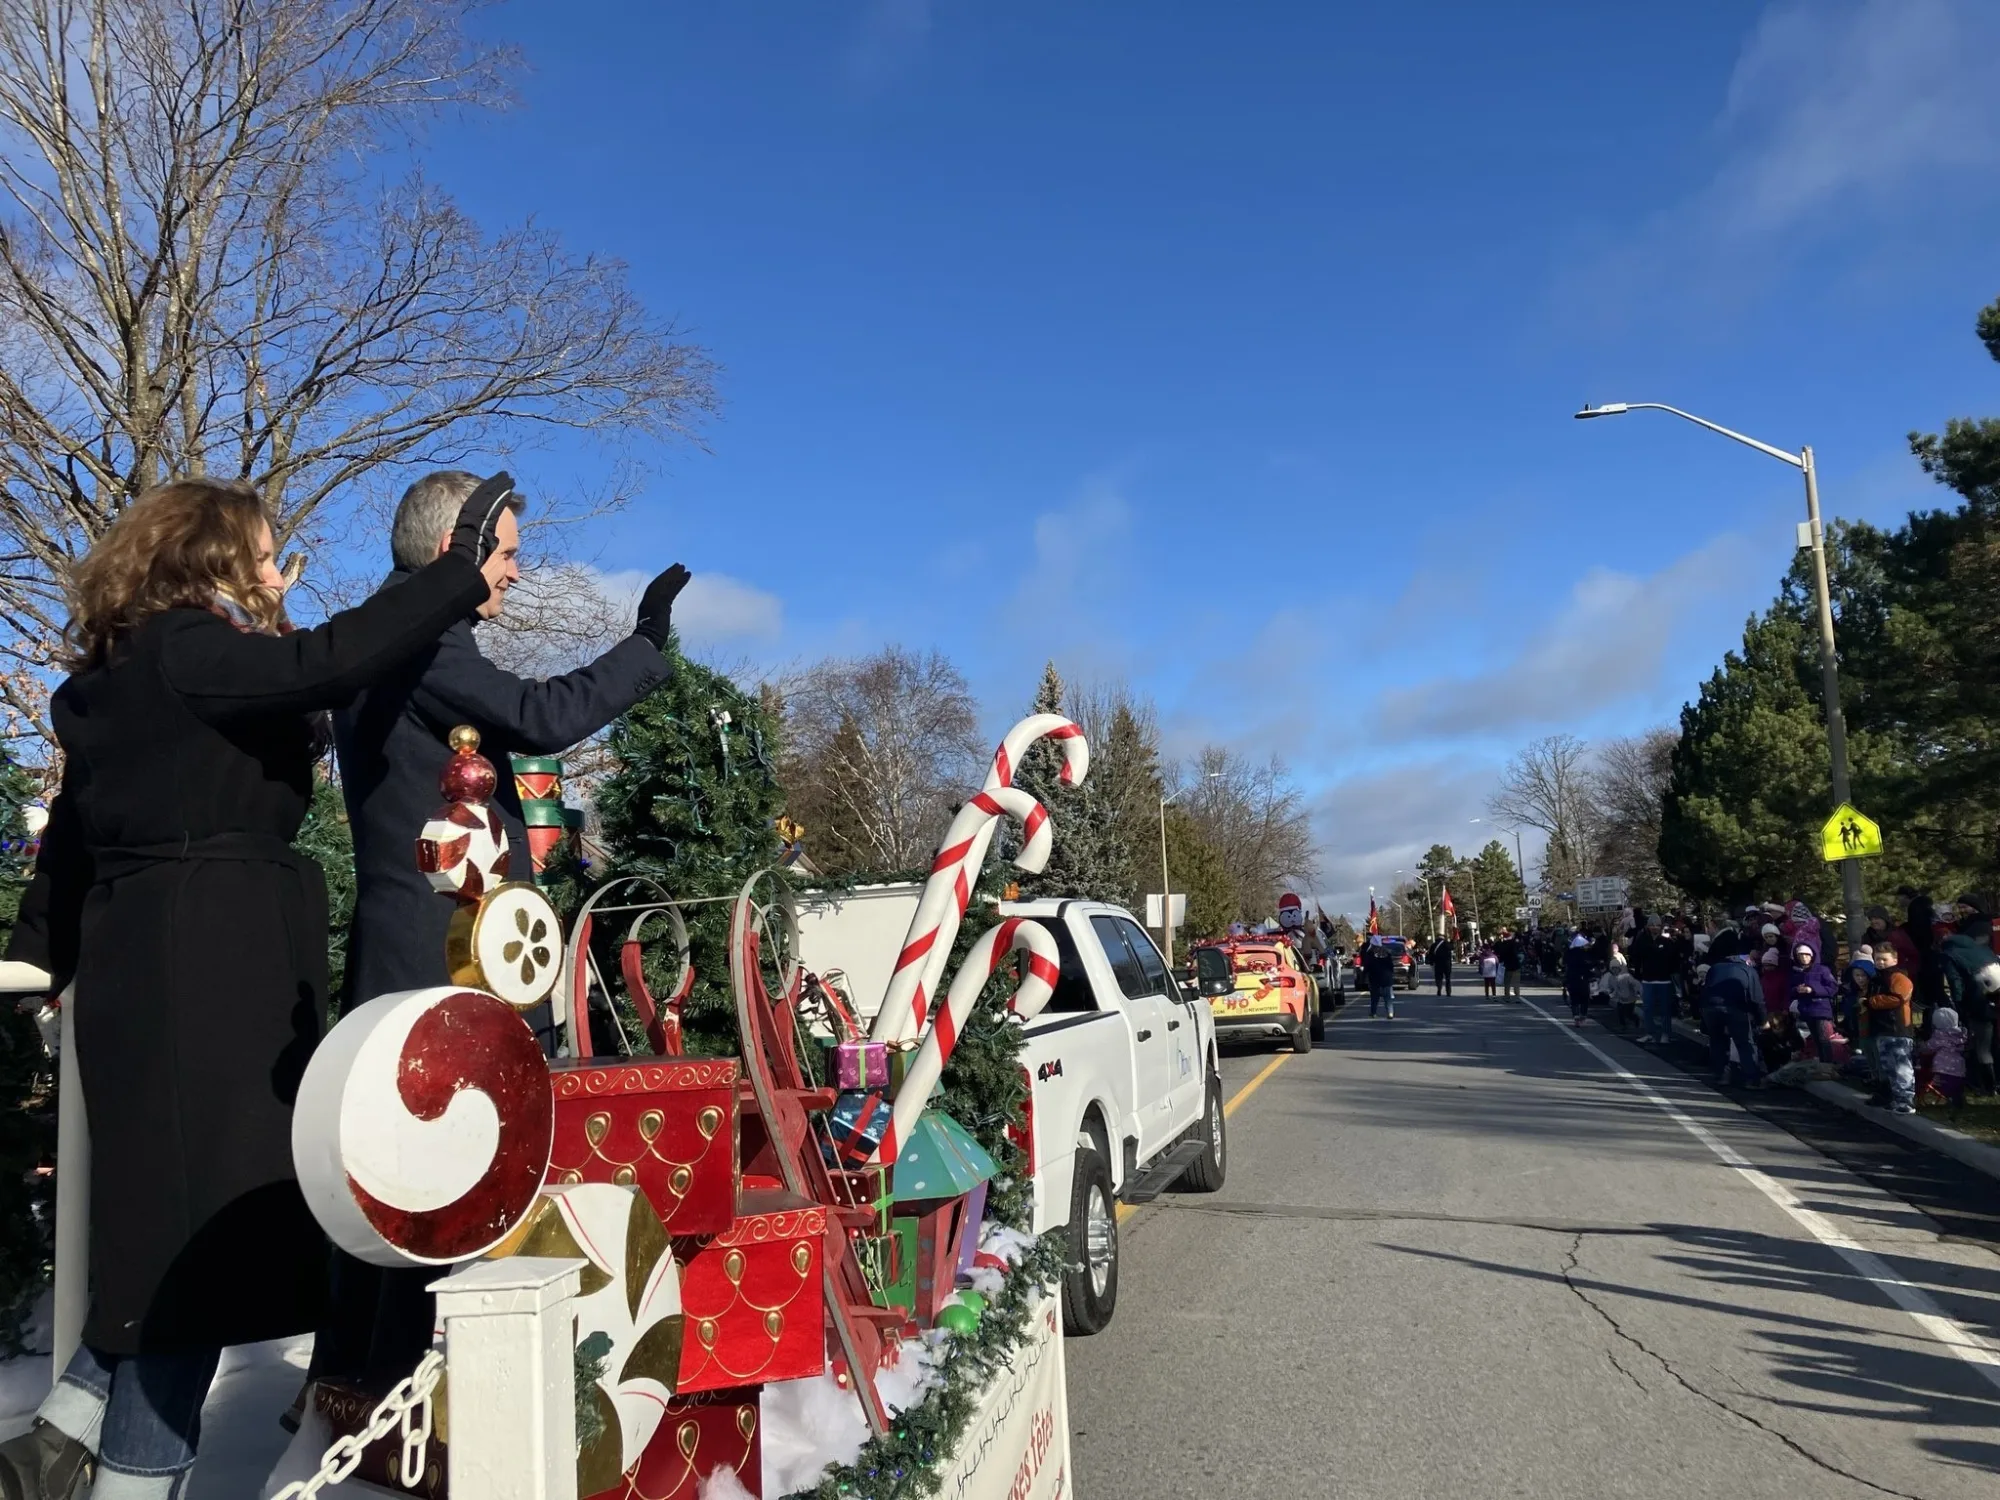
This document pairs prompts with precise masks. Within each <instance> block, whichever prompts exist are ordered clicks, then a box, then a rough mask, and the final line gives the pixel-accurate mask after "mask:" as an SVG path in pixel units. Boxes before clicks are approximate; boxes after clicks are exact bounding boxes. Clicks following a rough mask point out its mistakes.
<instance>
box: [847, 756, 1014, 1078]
mask: <svg viewBox="0 0 2000 1500" xmlns="http://www.w3.org/2000/svg"><path fill="white" fill-rule="evenodd" d="M1003 816H1005V817H1012V818H1014V819H1016V820H1017V821H1018V822H1019V823H1020V825H1021V835H1022V837H1021V852H1020V853H1019V854H1018V855H1017V856H1015V859H1014V863H1015V864H1016V865H1018V866H1020V868H1022V869H1023V870H1026V871H1028V872H1029V873H1030V874H1033V873H1035V872H1037V871H1039V870H1041V869H1042V868H1043V867H1044V866H1045V865H1047V864H1048V862H1049V851H1050V849H1051V848H1052V847H1053V844H1054V834H1053V832H1052V831H1051V829H1050V828H1049V815H1048V810H1047V809H1046V808H1044V807H1043V806H1042V804H1041V803H1039V802H1037V801H1036V800H1035V799H1034V798H1033V797H1031V796H1029V795H1028V794H1027V793H1026V792H1024V791H1022V790H1021V789H1020V788H1019V787H999V788H996V789H994V790H991V791H984V792H980V793H978V794H977V795H975V796H974V797H972V798H971V800H969V801H968V802H967V803H966V804H965V806H963V807H961V808H960V809H959V810H958V816H957V817H955V818H953V819H952V820H951V830H950V832H948V833H947V834H945V838H944V847H943V848H941V849H939V850H938V852H937V858H936V859H935V860H933V861H932V862H931V874H930V879H929V880H928V881H927V882H926V883H925V885H924V892H923V895H922V896H920V897H919V898H918V900H917V911H916V915H915V916H914V917H912V918H911V920H910V935H909V936H908V937H907V938H905V939H904V941H903V951H902V952H901V953H900V954H899V955H897V958H896V968H895V972H894V973H892V974H891V975H890V976H889V988H888V990H887V992H886V993H885V994H884V995H883V997H882V1009H881V1010H880V1011H878V1012H877V1013H876V1016H875V1025H874V1028H873V1029H872V1030H871V1031H870V1032H869V1035H870V1037H872V1038H873V1039H874V1040H875V1041H878V1042H901V1041H904V1040H907V1039H909V1038H911V1037H914V1036H916V1035H917V1033H918V1032H920V1031H922V1030H923V1026H924V1022H925V1021H926V1020H927V1019H928V1018H929V1014H930V1002H931V997H932V996H933V995H935V994H936V993H937V981H938V977H939V975H940V974H941V973H942V971H943V969H944V965H945V960H946V959H948V958H949V957H950V956H951V945H952V942H953V941H954V940H955V939H956V938H957V936H958V924H959V923H960V922H961V921H962V920H963V919H964V917H965V908H966V906H967V905H968V904H969V903H970V902H971V900H972V884H973V882H974V881H975V880H976V879H978V876H979V866H980V864H981V863H983V862H984V860H985V850H986V847H987V846H988V845H990V844H991V843H992V842H993V830H994V825H995V824H997V823H998V822H999V821H1000V819H1001V818H1002V817H1003ZM975 854H976V855H977V858H976V859H975Z"/></svg>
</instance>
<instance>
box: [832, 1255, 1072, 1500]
mask: <svg viewBox="0 0 2000 1500" xmlns="http://www.w3.org/2000/svg"><path fill="white" fill-rule="evenodd" d="M1068 1260H1069V1235H1068V1232H1067V1230H1063V1229H1051V1230H1050V1231H1049V1232H1048V1233H1047V1234H1045V1235H1043V1236H1042V1237H1041V1238H1040V1239H1038V1240H1037V1241H1036V1242H1035V1244H1034V1248H1032V1249H1031V1250H1029V1251H1028V1253H1027V1254H1025V1255H1023V1256H1022V1257H1021V1259H1020V1261H1019V1262H1018V1263H1017V1264H1016V1265H1015V1266H1014V1268H1013V1269H1012V1270H1011V1271H1009V1272H1008V1273H1007V1277H1006V1280H1005V1281H1003V1282H1002V1283H1001V1287H1000V1292H999V1295H997V1296H996V1297H994V1298H993V1300H992V1301H991V1302H989V1303H987V1305H986V1310H985V1311H984V1312H983V1313H981V1314H980V1315H979V1326H978V1327H977V1328H975V1329H974V1330H973V1331H972V1333H970V1334H964V1335H960V1336H958V1337H956V1338H953V1339H952V1340H951V1341H950V1342H949V1343H947V1344H946V1345H945V1355H944V1359H943V1360H942V1361H941V1362H940V1364H939V1366H938V1373H939V1375H940V1376H941V1377H942V1378H941V1379H940V1381H939V1383H938V1384H937V1385H935V1386H933V1387H932V1388H931V1389H930V1390H929V1391H927V1392H926V1393H925V1395H924V1398H923V1399H922V1400H921V1401H919V1402H918V1403H917V1404H916V1405H915V1406H912V1407H910V1408H909V1409H908V1410H906V1411H903V1412H901V1413H899V1414H898V1415H897V1416H896V1419H895V1422H894V1425H893V1426H891V1428H890V1429H889V1431H888V1432H886V1433H884V1434H883V1435H882V1436H881V1437H878V1438H871V1439H870V1440H869V1441H868V1442H867V1443H866V1444H865V1445H864V1446H863V1447H862V1449H861V1452H860V1453H859V1454H858V1455H857V1456H856V1457H855V1460H854V1462H853V1463H851V1464H836V1465H834V1466H833V1467H832V1468H830V1469H828V1470H827V1471H826V1473H825V1474H823V1475H822V1476H821V1477H820V1481H819V1484H818V1485H817V1486H815V1487H814V1488H813V1489H810V1490H806V1491H802V1492H801V1493H802V1494H804V1495H810V1496H811V1497H812V1500H915V1497H919V1496H924V1495H935V1494H936V1493H937V1490H938V1469H939V1466H940V1465H941V1464H942V1463H943V1462H944V1461H945V1460H946V1459H947V1458H948V1457H950V1455H951V1452H952V1450H953V1449H954V1448H956V1447H957V1446H958V1443H959V1440H960V1439H961V1438H963V1437H964V1436H965V1429H966V1426H967V1425H968V1424H969V1423H970V1422H971V1420H972V1414H973V1413H974V1412H975V1411H976V1410H977V1409H978V1406H979V1401H980V1398H981V1396H983V1395H984V1394H985V1392H986V1388H987V1387H988V1386H989V1385H990V1384H992V1382H993V1379H994V1377H995V1376H997V1375H998V1374H999V1373H1000V1372H1001V1371H1002V1370H1005V1369H1006V1368H1007V1367H1008V1366H1010V1365H1011V1364H1012V1363H1013V1359H1014V1352H1015V1351H1016V1350H1017V1349H1019V1348H1020V1347H1021V1346H1022V1344H1024V1343H1026V1342H1027V1338H1028V1323H1029V1317H1030V1314H1031V1312H1032V1310H1033V1307H1034V1304H1035V1300H1036V1299H1037V1298H1038V1297H1040V1296H1044V1295H1047V1296H1053V1295H1054V1294H1055V1284H1056V1280H1057V1278H1058V1277H1059V1276H1060V1275H1061V1274H1062V1271H1063V1268H1064V1266H1065V1264H1066V1263H1067V1262H1068Z"/></svg>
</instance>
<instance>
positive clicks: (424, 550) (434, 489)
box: [389, 469, 526, 568]
mask: <svg viewBox="0 0 2000 1500" xmlns="http://www.w3.org/2000/svg"><path fill="white" fill-rule="evenodd" d="M480 482H481V481H480V477H479V476H478V475H477V474H468V473H466V472H465V471H464V470H463V469H442V470H440V471H439V472H437V473H435V474H426V475H425V476H424V477H423V478H422V479H419V480H418V481H417V482H416V483H415V484H413V485H411V486H410V487H409V488H408V489H406V490H404V491H403V498H402V500H401V501H400V502H399V503H398V504H397V506H396V520H395V524H394V525H393V526H391V527H390V528H389V555H390V556H391V557H393V558H395V560H396V566H397V567H399V568H421V567H423V566H425V565H426V564H428V563H431V562H433V561H435V560H436V558H437V555H438V543H439V542H440V541H441V540H442V539H443V538H444V537H445V535H446V534H447V533H449V532H450V530H451V528H452V527H453V526H454V525H456V524H457V521H458V512H459V507H460V506H462V505H464V504H465V502H466V499H467V497H469V496H470V495H471V494H472V492H473V491H474V490H476V489H478V488H479V485H480ZM525 503H526V502H524V501H523V500H522V499H521V493H520V491H519V490H516V491H515V492H514V493H513V494H511V495H509V496H508V497H507V509H509V510H511V511H512V512H514V514H515V515H517V516H518V515H519V514H520V513H521V508H522V506H523V505H524V504H525Z"/></svg>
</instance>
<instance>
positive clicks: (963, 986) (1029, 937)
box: [875, 917, 1062, 1162]
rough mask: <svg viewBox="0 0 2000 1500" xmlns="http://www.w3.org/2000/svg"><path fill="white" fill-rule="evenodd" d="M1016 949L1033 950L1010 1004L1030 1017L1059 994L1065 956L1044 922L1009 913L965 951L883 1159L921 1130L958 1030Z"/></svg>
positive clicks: (910, 1077)
mask: <svg viewBox="0 0 2000 1500" xmlns="http://www.w3.org/2000/svg"><path fill="white" fill-rule="evenodd" d="M1016 951H1019V952H1022V953H1025V954H1027V956H1028V957H1027V973H1026V974H1024V975H1023V976H1022V979H1021V987H1020V989H1019V990H1017V991H1016V992H1015V995H1014V1001H1013V1004H1012V1006H1011V1007H1010V1008H1011V1009H1012V1010H1014V1011H1015V1012H1016V1013H1017V1014H1018V1015H1020V1017H1021V1018H1022V1019H1023V1020H1027V1019H1029V1018H1031V1017H1033V1016H1034V1015H1036V1014H1037V1013H1039V1012H1040V1010H1041V1008H1042V1007H1043V1006H1044V1005H1047V1004H1048V1003H1049V996H1051V995H1053V994H1054V993H1055V988H1056V979H1057V978H1058V977H1059V975H1060V974H1061V972H1062V955H1061V954H1060V953H1059V952H1058V951H1057V949H1056V940H1055V939H1054V938H1053V937H1051V936H1050V935H1049V930H1048V929H1047V928H1046V927H1044V926H1042V924H1041V923H1040V922H1031V921H1027V920H1025V919H1023V918H1021V917H1009V918H1008V919H1007V920H1006V921H1004V922H1002V923H1001V924H1000V925H999V926H997V927H995V928H993V929H992V930H991V931H989V932H986V933H983V934H981V936H980V938H979V941H978V942H976V943H974V944H973V945H972V951H971V952H970V953H968V954H966V955H965V966H964V967H963V968H961V969H960V970H959V971H958V973H957V975H956V976H954V977H953V979H952V981H951V990H950V992H949V993H948V994H947V995H946V996H945V1000H944V1004H942V1005H940V1006H939V1007H938V1008H937V1024H936V1025H934V1026H932V1027H931V1029H930V1031H929V1033H928V1034H927V1035H926V1036H925V1037H924V1040H923V1045H922V1046H920V1047H919V1048H918V1049H917V1055H916V1056H915V1057H913V1058H911V1059H910V1071H909V1073H908V1074H907V1075H906V1076H905V1077H904V1079H903V1086H902V1089H901V1090H900V1091H899V1092H898V1093H897V1095H896V1107H895V1109H894V1111H893V1112H892V1113H891V1114H890V1116H889V1128H888V1130H887V1131H886V1132H885V1133H884V1134H883V1136H882V1144H881V1146H880V1148H879V1149H878V1150H877V1151H876V1153H875V1160H876V1161H877V1162H893V1161H895V1159H896V1155H897V1153H898V1152H899V1151H901V1150H902V1144H901V1143H902V1142H903V1141H905V1140H908V1139H909V1135H910V1132H911V1131H912V1130H914V1129H915V1128H916V1124H917V1116H918V1115H920V1114H922V1113H923V1112H924V1106H925V1105H927V1104H929V1103H930V1099H931V1095H932V1094H933V1093H934V1092H935V1091H936V1089H937V1083H938V1079H939V1078H940V1077H941V1076H942V1075H943V1073H944V1065H945V1064H946V1063H948V1062H950V1061H951V1052H952V1048H954V1047H956V1046H957V1045H958V1034H959V1032H960V1031H961V1030H963V1029H964V1026H965V1022H966V1018H967V1017H969V1016H970V1015H971V1014H972V1007H973V1006H974V1005H976V1004H977V1003H978V1001H979V996H980V993H981V992H982V991H983V990H984V989H985V988H986V983H987V981H988V980H989V979H991V978H992V977H993V971H994V970H995V969H997V968H999V967H1000V965H1001V963H1002V962H1003V961H1004V960H1005V959H1006V957H1007V955H1008V954H1010V953H1013V952H1016Z"/></svg>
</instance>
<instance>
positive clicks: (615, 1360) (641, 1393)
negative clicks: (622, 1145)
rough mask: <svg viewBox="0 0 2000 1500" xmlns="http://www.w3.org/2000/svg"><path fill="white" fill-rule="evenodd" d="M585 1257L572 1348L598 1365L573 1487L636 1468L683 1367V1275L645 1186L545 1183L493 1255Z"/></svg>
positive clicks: (588, 1488)
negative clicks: (590, 1423)
mask: <svg viewBox="0 0 2000 1500" xmlns="http://www.w3.org/2000/svg"><path fill="white" fill-rule="evenodd" d="M492 1253H493V1255H494V1256H495V1257H496V1258H497V1257H500V1256H507V1255H533V1256H545V1257H549V1258H552V1259H556V1260H581V1261H583V1262H585V1267H584V1270H583V1273H582V1278H581V1279H582V1285H581V1288H580V1290H579V1293H578V1296H577V1299H576V1302H575V1304H574V1306H575V1312H576V1346H577V1349H578V1350H579V1351H580V1352H581V1353H582V1354H584V1355H585V1356H586V1357H587V1358H588V1359H589V1361H590V1362H591V1365H592V1367H593V1368H595V1369H596V1370H597V1371H598V1374H597V1378H596V1381H595V1382H594V1384H593V1386H592V1389H591V1390H590V1391H589V1392H588V1393H587V1399H588V1400H589V1401H590V1402H591V1403H592V1405H594V1406H595V1408H596V1410H597V1415H598V1421H597V1423H596V1424H595V1425H596V1428H597V1434H596V1436H595V1437H594V1438H593V1439H592V1440H591V1441H589V1442H587V1443H582V1444H580V1445H579V1450H578V1453H577V1459H576V1464H577V1485H576V1488H577V1493H578V1494H581V1495H591V1494H596V1493H597V1492H598V1491H600V1490H603V1489H607V1488H610V1487H612V1486H614V1485H616V1484H617V1483H618V1481H619V1478H620V1476H622V1475H624V1474H627V1473H630V1472H632V1471H633V1470H634V1469H635V1468H636V1467H637V1466H638V1465H639V1463H640V1460H641V1458H642V1456H643V1455H644V1453H645V1451H646V1449H647V1446H648V1445H649V1444H650V1443H651V1442H652V1441H653V1437H654V1434H655V1432H656V1431H657V1430H658V1428H659V1425H660V1420H661V1418H660V1412H661V1409H662V1407H663V1406H664V1405H665V1403H666V1402H667V1400H668V1398H669V1397H671V1396H672V1395H673V1394H674V1390H675V1387H676V1384H677V1382H678V1378H679V1373H680V1359H681V1339H682V1331H683V1328H682V1319H681V1298H680V1279H679V1277H678V1276H677V1275H676V1267H675V1265H674V1257H673V1251H672V1248H671V1247H670V1246H669V1244H668V1242H667V1233H666V1230H665V1229H663V1228H662V1227H661V1226H660V1217H659V1215H658V1214H657V1213H655V1212H654V1210H653V1206H652V1204H651V1203H649V1202H647V1200H646V1197H645V1195H644V1194H643V1193H641V1192H639V1190H638V1189H637V1188H633V1187H618V1186H615V1185H613V1184H611V1183H608V1182H584V1183H572V1184H569V1185H567V1186H564V1187H553V1188H548V1189H545V1190H544V1192H543V1195H542V1201H541V1203H540V1205H539V1206H538V1207H537V1209H536V1210H535V1211H534V1212H533V1213H531V1214H530V1215H529V1217H528V1220H527V1222H526V1223H525V1224H523V1225H522V1227H521V1228H520V1229H519V1230H518V1231H516V1232H515V1234H514V1235H512V1236H511V1237H510V1238H509V1239H508V1241H507V1242H506V1243H505V1244H504V1245H502V1246H500V1247H499V1248H498V1249H497V1250H495V1251H493V1252H492Z"/></svg>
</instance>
